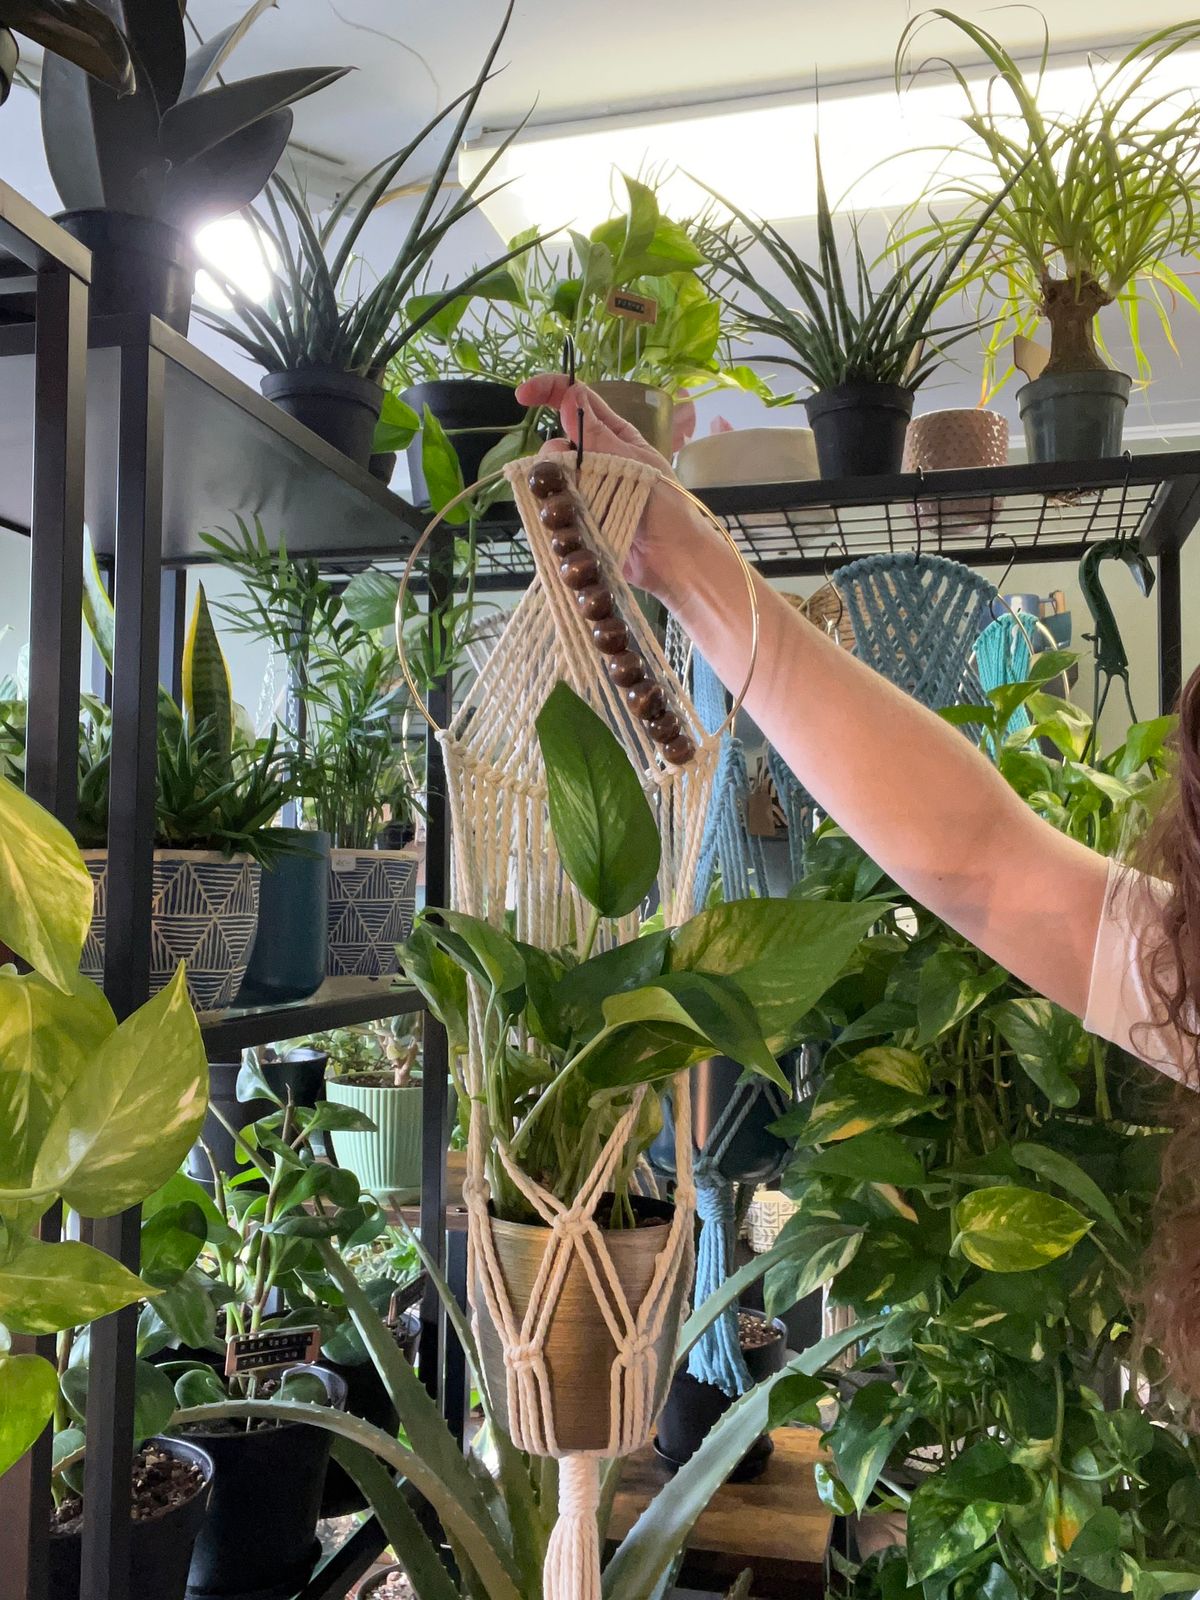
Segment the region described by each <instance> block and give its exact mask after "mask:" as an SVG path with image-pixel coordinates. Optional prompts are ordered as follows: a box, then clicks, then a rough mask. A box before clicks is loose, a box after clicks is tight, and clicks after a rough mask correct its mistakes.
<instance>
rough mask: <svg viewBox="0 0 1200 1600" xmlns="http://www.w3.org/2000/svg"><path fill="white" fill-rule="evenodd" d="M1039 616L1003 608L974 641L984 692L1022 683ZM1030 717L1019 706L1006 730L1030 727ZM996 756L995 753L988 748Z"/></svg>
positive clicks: (1031, 655) (978, 674) (1012, 731)
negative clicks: (1009, 684) (1008, 684)
mask: <svg viewBox="0 0 1200 1600" xmlns="http://www.w3.org/2000/svg"><path fill="white" fill-rule="evenodd" d="M1037 625H1038V621H1037V618H1036V617H1031V616H1030V615H1029V614H1028V613H1027V612H1024V611H1018V612H1013V611H1008V610H1004V611H1001V612H1000V613H999V615H998V616H995V617H993V618H992V620H991V622H989V623H988V625H987V627H986V628H984V629H983V631H982V633H980V635H979V638H978V639H977V640H976V641H975V676H976V678H977V680H978V683H979V688H980V691H981V693H982V695H983V696H984V697H985V698H986V696H987V695H988V694H989V693H990V691H991V690H993V689H1000V688H1003V686H1004V685H1005V684H1007V683H1023V682H1024V681H1025V679H1026V678H1028V676H1029V666H1030V663H1031V661H1032V660H1033V651H1032V649H1031V648H1030V641H1031V639H1032V638H1033V634H1034V629H1035V628H1036V627H1037ZM1030 721H1031V718H1030V715H1029V711H1028V710H1027V708H1026V707H1025V706H1018V707H1017V709H1016V710H1015V711H1014V712H1013V714H1012V716H1011V717H1009V719H1008V722H1007V723H1006V725H1005V729H1004V731H1005V733H1016V732H1017V731H1018V729H1020V728H1027V727H1028V726H1029V724H1030ZM988 754H992V755H994V754H995V752H992V751H989V752H988Z"/></svg>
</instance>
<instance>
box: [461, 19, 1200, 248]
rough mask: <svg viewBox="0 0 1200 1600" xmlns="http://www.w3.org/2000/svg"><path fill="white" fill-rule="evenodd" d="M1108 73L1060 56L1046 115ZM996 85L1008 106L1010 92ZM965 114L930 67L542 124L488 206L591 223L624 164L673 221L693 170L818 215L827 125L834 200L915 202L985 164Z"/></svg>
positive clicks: (485, 148)
mask: <svg viewBox="0 0 1200 1600" xmlns="http://www.w3.org/2000/svg"><path fill="white" fill-rule="evenodd" d="M1198 67H1200V52H1198V51H1196V50H1186V51H1183V50H1181V51H1179V52H1177V53H1176V54H1175V55H1174V56H1173V57H1172V58H1171V59H1170V60H1169V61H1168V62H1167V63H1166V64H1165V65H1164V66H1163V67H1162V68H1160V69H1159V71H1158V72H1157V73H1156V74H1155V75H1154V76H1153V77H1152V78H1151V79H1150V80H1149V81H1148V83H1147V85H1146V95H1147V98H1151V97H1155V96H1160V95H1162V94H1163V93H1168V92H1173V91H1175V90H1186V91H1187V92H1189V93H1191V94H1194V93H1195V92H1196V91H1195V88H1194V85H1195V84H1196V83H1197V82H1198V81H1200V77H1198ZM1110 70H1111V64H1110V63H1109V62H1106V61H1102V60H1098V61H1096V62H1095V64H1094V67H1089V65H1088V63H1087V61H1086V60H1078V59H1075V60H1064V59H1060V58H1056V59H1055V61H1054V62H1053V63H1051V64H1050V65H1049V66H1048V67H1047V69H1046V73H1045V76H1044V78H1043V81H1042V92H1041V95H1040V97H1039V103H1040V104H1041V105H1042V107H1043V110H1045V111H1047V112H1058V113H1060V114H1061V113H1064V112H1070V111H1072V110H1078V109H1079V108H1080V107H1082V106H1083V105H1086V103H1087V101H1088V99H1089V98H1090V96H1091V94H1092V93H1093V92H1094V76H1093V74H1094V73H1095V74H1098V75H1100V76H1101V77H1103V76H1104V75H1105V74H1106V73H1107V72H1108V71H1110ZM1030 75H1031V76H1032V74H1030ZM967 78H968V81H969V82H970V84H971V87H972V89H973V90H983V89H984V88H985V87H986V84H987V82H988V74H987V73H986V71H985V70H984V69H983V68H980V69H978V70H977V71H974V72H968V73H967ZM994 93H995V97H996V104H998V105H1003V96H1004V94H1005V93H1006V91H1004V90H1003V89H1000V90H998V91H994ZM963 110H964V96H963V93H962V90H961V89H960V88H959V86H958V85H957V84H956V83H955V82H953V81H951V80H948V79H947V77H946V75H945V73H944V72H943V73H941V74H937V73H935V72H933V71H929V72H926V73H925V74H923V75H921V76H920V77H918V78H917V79H916V81H915V82H914V83H911V84H909V85H908V86H907V87H905V89H904V90H903V91H902V92H901V93H899V94H898V93H897V92H896V89H895V87H894V85H893V83H892V82H891V80H888V81H887V82H886V83H884V82H881V81H879V80H876V81H875V82H871V83H862V84H845V85H841V86H839V87H837V88H836V89H824V88H823V89H822V90H821V92H820V103H819V107H818V99H817V96H816V94H814V93H808V94H802V93H799V92H797V93H793V94H786V95H770V96H764V97H761V98H757V99H753V100H731V101H727V102H721V103H717V104H709V105H705V106H697V107H685V108H680V109H676V110H672V111H664V112H657V111H655V112H642V113H634V114H629V115H625V116H621V117H613V118H608V117H605V118H597V119H594V120H592V121H583V122H573V123H559V124H556V125H547V126H544V127H535V128H531V129H529V130H528V131H527V132H526V133H524V134H523V135H522V136H521V138H520V139H519V141H517V142H516V143H514V144H513V145H510V147H509V149H508V150H507V151H506V152H505V154H504V155H503V156H502V157H501V158H500V161H499V162H498V163H497V165H496V167H495V169H494V170H493V172H492V174H491V176H490V178H489V180H488V181H489V183H496V182H499V183H504V184H506V187H505V188H503V189H501V190H500V191H499V193H497V194H495V195H493V196H492V197H491V198H490V199H488V200H486V201H484V204H483V212H484V215H485V216H486V217H487V218H488V220H489V221H490V222H491V223H492V225H493V226H494V227H495V229H496V231H497V232H498V233H499V234H500V237H501V238H502V239H510V238H511V237H512V236H513V235H514V234H515V233H518V232H520V230H521V229H523V228H527V227H532V226H536V227H538V228H539V229H542V230H556V231H557V232H558V233H559V234H565V233H566V231H567V229H568V228H577V229H580V230H581V231H583V232H587V231H588V230H589V229H591V228H593V227H594V226H595V225H596V224H597V223H598V222H601V221H603V220H604V219H605V218H606V217H608V216H610V215H611V214H612V211H613V201H614V199H619V197H620V194H623V190H621V185H620V179H619V173H620V172H628V173H631V174H633V175H635V176H636V175H637V174H638V173H639V172H654V173H657V174H660V175H661V190H660V202H661V204H662V206H663V209H664V211H666V212H667V213H668V214H669V215H671V216H676V217H686V216H688V215H689V214H692V213H694V212H695V211H697V210H699V209H700V208H701V207H702V206H703V205H704V204H705V203H706V201H707V200H708V195H707V194H706V191H705V190H704V189H703V188H702V187H700V186H699V185H698V184H697V183H695V182H693V181H692V178H691V177H689V176H688V174H691V175H693V176H694V177H695V178H696V179H699V180H700V182H701V183H702V184H708V185H709V187H711V188H712V189H715V190H716V191H717V192H718V193H719V194H725V195H727V196H728V197H729V198H730V199H731V200H733V201H735V202H736V204H737V205H738V206H739V207H740V208H741V209H742V210H744V211H748V212H750V213H751V214H755V215H759V216H763V217H767V218H770V219H780V218H788V217H810V216H813V215H814V214H815V212H816V183H815V175H814V163H813V154H812V152H813V138H814V136H815V135H816V133H817V131H818V128H819V131H820V137H821V162H822V166H823V167H824V171H825V184H826V188H827V189H828V191H829V196H830V199H831V201H832V202H833V203H834V204H835V205H839V204H840V205H841V207H842V208H843V209H846V208H848V207H850V206H853V208H854V209H855V210H858V211H866V210H871V209H875V208H888V207H899V206H905V205H908V204H910V203H911V202H912V201H914V200H916V199H918V198H919V196H920V195H921V194H922V193H923V192H924V191H925V189H926V188H927V186H928V184H929V181H930V179H931V178H932V177H934V175H935V174H936V173H939V172H940V173H943V174H945V175H947V176H948V175H950V174H952V173H954V172H958V173H963V172H965V171H978V167H977V165H976V164H975V163H974V162H973V160H972V157H971V153H970V148H969V144H967V143H966V136H965V132H964V129H963V124H962V120H961V118H962V113H963ZM503 137H504V135H503V133H502V132H489V133H487V134H486V135H484V136H482V137H480V138H479V139H477V140H474V141H472V142H471V143H469V144H468V145H467V146H466V147H465V149H464V150H463V152H462V155H461V156H460V158H459V174H460V177H461V178H462V180H463V181H464V182H469V181H470V180H471V179H472V178H473V177H474V176H475V175H476V174H477V173H478V171H479V169H480V167H481V166H482V165H483V163H484V162H485V161H486V160H487V159H488V158H489V156H491V155H492V154H493V153H494V152H495V150H496V148H497V146H498V145H499V144H500V143H501V141H502V139H503ZM947 151H949V152H952V153H950V154H947V153H946V152H947ZM885 157H887V158H888V159H886V160H885V159H884V158H885ZM614 185H615V186H614Z"/></svg>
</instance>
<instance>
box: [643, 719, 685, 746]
mask: <svg viewBox="0 0 1200 1600" xmlns="http://www.w3.org/2000/svg"><path fill="white" fill-rule="evenodd" d="M646 732H647V733H648V734H649V735H650V737H651V738H652V739H653V740H654V742H655V744H670V742H671V740H672V739H678V737H679V735H680V734H681V733H682V732H683V724H682V723H681V722H680V720H679V718H678V717H677V716H676V715H675V713H674V712H673V711H666V712H664V713H663V715H662V716H661V717H655V719H654V721H653V722H648V723H647V724H646Z"/></svg>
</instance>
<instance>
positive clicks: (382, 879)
mask: <svg viewBox="0 0 1200 1600" xmlns="http://www.w3.org/2000/svg"><path fill="white" fill-rule="evenodd" d="M419 861H420V855H419V852H418V851H416V850H413V849H411V848H409V849H405V850H334V851H333V852H332V853H331V855H330V857H329V968H328V971H329V976H330V977H331V978H379V977H383V976H385V975H386V974H388V973H392V972H395V970H396V946H397V945H398V944H399V943H400V942H401V941H402V940H404V939H407V938H408V936H409V934H410V933H411V932H412V924H413V913H414V911H415V909H416V903H417V865H418V862H419Z"/></svg>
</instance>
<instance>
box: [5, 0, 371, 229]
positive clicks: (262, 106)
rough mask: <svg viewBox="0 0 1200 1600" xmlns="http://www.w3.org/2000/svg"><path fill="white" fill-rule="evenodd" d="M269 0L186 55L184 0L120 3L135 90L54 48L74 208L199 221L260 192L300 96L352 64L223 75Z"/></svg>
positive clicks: (54, 130) (51, 143) (51, 108)
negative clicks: (227, 78) (233, 78)
mask: <svg viewBox="0 0 1200 1600" xmlns="http://www.w3.org/2000/svg"><path fill="white" fill-rule="evenodd" d="M272 3H273V0H255V3H254V4H253V5H251V6H250V7H249V9H248V10H247V11H246V12H245V13H244V14H243V15H242V16H241V17H240V18H239V19H238V20H237V21H236V22H234V23H231V24H230V26H229V27H227V28H224V29H223V30H222V31H221V32H220V33H218V34H215V35H214V36H213V37H212V38H211V39H209V40H207V41H206V42H205V43H203V44H201V45H200V46H199V47H198V48H197V49H196V50H194V51H193V52H192V54H191V55H190V56H189V55H188V53H187V41H186V31H185V29H186V22H185V17H184V7H183V6H182V5H180V4H179V0H140V3H138V4H130V3H128V0H126V3H124V4H122V6H121V13H120V14H121V18H122V21H123V24H124V29H125V35H126V38H127V40H128V45H129V50H130V53H131V54H132V57H133V62H134V67H135V72H136V83H135V85H134V87H133V90H132V92H131V93H130V92H123V91H124V90H127V89H128V86H127V85H124V86H122V88H117V87H111V86H110V85H109V84H108V83H106V82H101V81H99V80H98V79H97V78H94V77H91V76H89V75H88V72H87V71H85V70H84V67H83V66H80V65H76V64H75V62H74V61H69V60H65V59H63V58H62V57H61V56H57V55H47V57H46V60H45V65H44V66H43V68H42V84H41V102H42V136H43V139H44V141H45V146H46V159H47V161H48V163H49V166H50V175H51V177H52V178H53V179H54V186H55V188H56V189H57V190H58V193H59V196H60V198H61V199H62V202H63V204H64V205H65V206H66V207H67V209H68V210H72V211H74V210H84V209H94V208H103V209H106V210H109V211H118V212H126V213H131V214H133V215H136V216H141V217H153V218H156V219H157V220H159V221H161V222H166V223H169V224H171V225H172V226H174V227H177V228H181V229H192V228H194V227H196V226H197V225H198V224H199V223H201V222H205V221H209V220H211V219H212V218H214V217H219V216H223V215H225V213H226V212H229V211H234V210H236V209H237V208H238V207H239V206H243V205H246V204H248V203H249V202H250V201H251V200H253V199H254V197H255V195H257V194H258V193H259V191H260V190H261V189H262V186H263V184H264V183H266V181H267V179H268V177H269V176H270V174H271V173H272V172H273V171H274V170H275V167H276V165H277V164H278V161H279V158H280V156H281V155H282V154H283V151H284V148H285V146H286V145H287V142H288V139H289V137H290V135H291V131H292V111H291V107H292V105H293V104H294V103H295V102H296V101H297V100H302V99H303V98H304V97H305V96H306V95H310V94H314V93H315V92H316V91H317V90H318V89H323V88H325V87H326V86H327V85H328V84H331V83H335V82H336V81H337V80H338V79H339V78H341V77H342V76H344V74H345V73H346V71H347V70H348V69H347V68H345V67H291V68H287V69H286V70H284V71H281V72H268V73H263V74H262V75H261V76H259V77H254V78H244V79H242V80H240V81H238V82H234V83H224V82H221V81H220V77H219V75H220V73H221V70H222V68H223V67H224V66H225V64H226V62H227V61H228V60H229V57H230V56H231V55H232V53H233V51H234V50H235V49H236V47H237V45H238V44H239V43H240V41H241V40H242V39H243V38H244V37H245V34H246V32H247V30H248V29H249V28H250V27H251V25H252V24H253V23H254V22H255V21H256V20H257V19H258V18H259V17H260V16H261V15H262V13H263V12H264V11H265V10H267V9H268V7H269V6H270V5H271V4H272ZM62 9H64V10H66V9H74V8H67V7H63V8H62ZM0 20H3V12H0Z"/></svg>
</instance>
